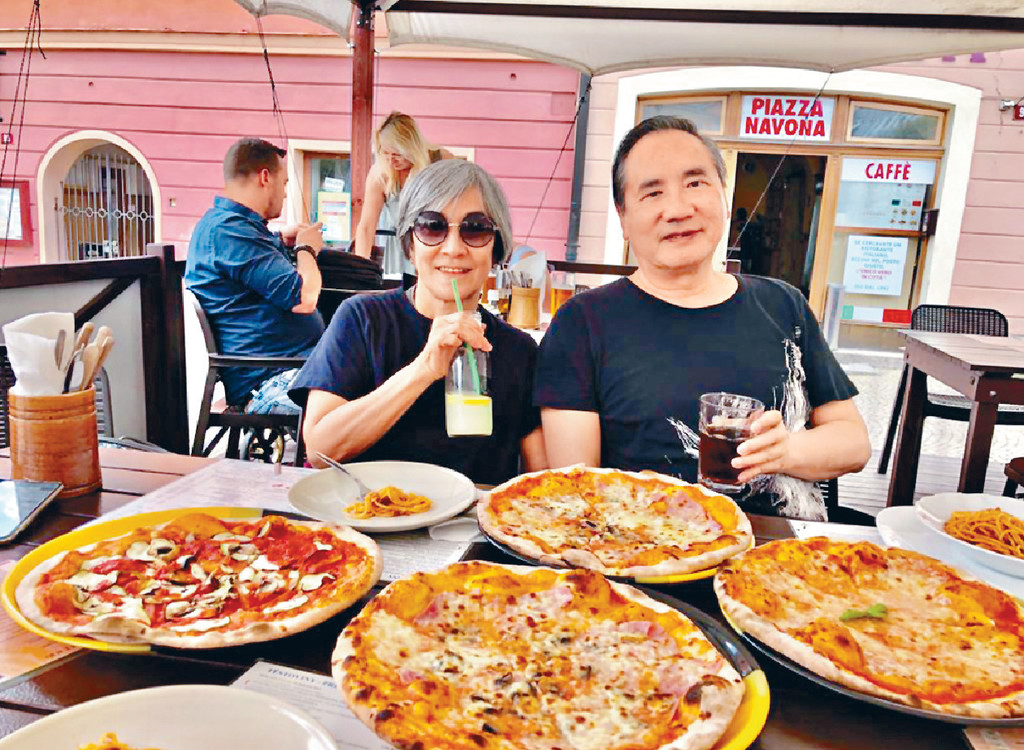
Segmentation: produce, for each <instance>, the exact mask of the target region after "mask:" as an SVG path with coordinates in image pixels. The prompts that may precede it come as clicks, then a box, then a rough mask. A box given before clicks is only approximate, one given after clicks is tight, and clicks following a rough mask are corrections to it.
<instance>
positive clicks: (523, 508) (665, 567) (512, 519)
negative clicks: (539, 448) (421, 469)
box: [477, 467, 754, 578]
mask: <svg viewBox="0 0 1024 750" xmlns="http://www.w3.org/2000/svg"><path fill="white" fill-rule="evenodd" d="M477 517H478V519H479V521H480V528H481V529H483V531H484V533H485V534H487V535H488V536H489V537H491V538H492V539H494V540H496V541H498V542H500V543H501V544H504V545H506V546H507V547H509V548H511V549H512V550H513V551H515V552H516V553H518V554H520V555H523V556H524V557H526V558H529V559H530V560H536V561H537V562H539V563H541V564H543V565H555V566H570V567H579V568H588V569H590V570H597V571H600V572H601V573H604V574H606V575H616V576H625V577H634V578H636V577H658V576H671V575H679V574H686V573H693V572H695V571H700V570H706V569H708V568H712V567H714V566H715V565H717V564H719V563H720V562H722V561H723V560H726V559H728V558H729V557H732V556H733V555H735V554H738V553H739V552H742V551H743V550H745V549H747V548H748V547H750V545H751V544H752V543H753V540H754V535H753V532H752V530H751V527H750V520H749V519H748V518H747V517H746V515H745V514H744V513H743V511H742V510H740V508H739V506H738V505H736V503H735V502H733V501H732V500H731V499H729V498H728V497H725V496H724V495H719V494H716V493H714V492H711V491H710V490H706V489H704V488H703V487H701V486H700V485H697V484H691V483H689V482H684V481H682V480H680V479H676V478H674V477H670V476H666V475H663V474H655V473H653V472H640V473H635V472H626V471H618V470H615V469H593V468H583V467H569V468H565V469H556V470H550V471H539V472H534V473H532V474H524V475H522V476H519V477H516V478H515V479H512V480H511V481H509V482H506V483H505V484H502V485H500V486H498V487H495V488H494V489H493V490H492V491H491V492H490V494H489V495H488V497H487V498H486V499H484V500H482V501H481V502H480V503H479V505H478V506H477Z"/></svg>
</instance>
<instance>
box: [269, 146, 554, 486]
mask: <svg viewBox="0 0 1024 750" xmlns="http://www.w3.org/2000/svg"><path fill="white" fill-rule="evenodd" d="M397 226H398V236H399V238H400V240H401V245H402V248H403V250H404V252H405V254H406V257H408V258H410V260H411V261H412V263H413V264H414V265H415V267H416V271H417V274H418V280H417V282H416V285H415V286H414V287H412V288H411V289H409V290H407V291H403V290H401V289H396V290H392V291H389V292H386V293H384V294H373V295H370V294H365V295H358V296H355V297H352V298H350V299H348V300H346V301H345V302H344V303H343V304H342V305H341V307H339V308H338V311H337V312H336V313H335V315H334V318H333V319H332V320H331V324H330V327H329V328H328V329H327V332H326V333H325V334H324V336H323V338H321V340H320V343H319V344H318V345H317V347H316V349H315V350H314V351H313V354H312V355H311V356H310V358H309V360H308V361H307V362H306V365H305V367H303V368H302V371H301V372H300V373H299V375H298V377H296V379H295V381H294V382H293V383H292V390H291V392H290V394H289V395H290V396H291V397H292V398H293V399H295V400H296V403H300V404H305V407H306V411H305V420H304V424H303V436H304V437H305V440H306V447H307V451H308V454H309V455H310V456H315V455H316V453H317V452H320V453H324V454H325V455H328V456H331V457H332V458H334V459H336V460H339V461H349V460H356V459H358V460H360V461H372V460H406V461H420V462H425V463H432V464H438V465H441V466H447V467H449V468H452V469H455V470H456V471H460V472H462V473H463V474H465V475H467V476H468V477H469V478H470V479H472V480H473V481H474V482H477V483H481V484H498V483H500V482H503V481H505V480H506V479H509V478H510V477H512V476H515V475H516V474H518V473H519V472H520V470H524V471H533V470H536V469H541V468H544V467H545V466H546V464H547V459H546V457H545V453H544V442H543V438H542V437H541V431H540V415H539V412H538V410H537V409H536V408H535V407H534V406H533V394H532V390H533V368H534V361H535V360H536V356H537V346H536V344H535V343H534V341H533V339H531V338H530V337H529V336H528V335H527V334H525V333H523V332H522V331H519V330H518V329H516V328H513V327H512V326H509V325H508V324H506V323H504V322H503V321H501V320H499V319H498V318H496V317H494V316H493V315H491V314H490V313H489V312H488V311H487V310H485V309H483V308H480V307H478V303H479V300H480V291H481V289H482V288H483V285H484V281H485V280H486V279H487V275H488V273H489V271H490V268H491V266H493V265H494V264H496V263H499V262H501V261H502V260H503V259H504V258H505V257H506V254H507V253H508V252H509V251H510V250H511V237H512V235H511V231H510V223H509V215H508V207H507V205H506V203H505V197H504V195H503V193H502V191H501V188H500V187H499V186H498V184H497V182H495V180H494V178H493V177H491V176H490V175H489V174H488V173H487V172H485V171H484V170H483V169H481V168H480V167H478V166H477V165H475V164H472V163H470V162H466V161H462V160H459V159H452V160H448V161H442V162H438V163H436V164H432V165H430V166H429V167H427V168H426V169H424V170H423V171H422V172H419V173H418V174H416V175H415V176H414V177H412V178H411V179H410V180H409V183H408V184H407V185H406V186H405V189H404V190H403V191H402V199H401V203H400V205H399V211H398V225H397ZM453 279H454V280H455V281H456V282H457V285H458V290H459V297H460V298H461V304H462V307H463V309H464V310H465V311H464V312H458V304H457V303H456V299H455V294H454V292H453V289H452V280H453ZM476 312H479V314H480V317H479V318H477V317H475V315H474V313H476ZM465 344H469V345H470V346H472V347H473V348H475V349H482V350H484V351H487V352H489V355H488V356H489V358H490V365H489V366H490V372H491V378H490V383H489V385H490V393H491V398H492V407H491V408H492V423H493V429H492V433H491V435H490V436H487V437H457V438H450V437H448V434H447V431H446V429H445V411H444V398H445V396H444V376H445V373H446V372H447V370H448V366H449V364H450V362H451V360H452V357H453V356H454V355H455V353H456V351H457V350H458V349H459V347H462V346H464V345H465ZM520 459H522V469H521V468H520Z"/></svg>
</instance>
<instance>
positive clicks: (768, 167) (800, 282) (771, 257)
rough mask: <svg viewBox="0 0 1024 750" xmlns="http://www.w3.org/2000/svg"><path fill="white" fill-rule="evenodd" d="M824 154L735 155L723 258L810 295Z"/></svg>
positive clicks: (746, 269)
mask: <svg viewBox="0 0 1024 750" xmlns="http://www.w3.org/2000/svg"><path fill="white" fill-rule="evenodd" d="M826 160H827V157H825V156H812V155H807V154H789V155H782V154H758V153H746V152H740V153H738V154H737V155H736V187H735V191H734V192H733V201H732V206H733V218H732V224H731V226H730V229H729V258H731V259H738V260H739V261H740V267H741V269H742V271H743V273H752V274H757V275H759V276H770V277H772V278H776V279H782V280H783V281H786V282H788V283H790V284H792V285H793V286H795V287H796V288H797V289H799V290H800V291H801V292H803V294H804V296H805V297H808V296H810V289H811V271H812V269H813V267H814V251H815V245H816V243H817V236H818V220H819V214H820V212H821V194H822V190H823V188H824V183H825V162H826ZM780 163H781V166H780Z"/></svg>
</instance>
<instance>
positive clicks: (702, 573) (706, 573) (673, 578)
mask: <svg viewBox="0 0 1024 750" xmlns="http://www.w3.org/2000/svg"><path fill="white" fill-rule="evenodd" d="M717 571H718V566H717V565H716V566H715V567H713V568H705V569H704V570H695V571H693V572H692V573H676V574H675V575H670V576H652V577H650V578H634V579H633V581H634V582H635V583H685V582H686V581H699V580H701V579H702V578H711V577H712V576H714V575H715V573H716V572H717Z"/></svg>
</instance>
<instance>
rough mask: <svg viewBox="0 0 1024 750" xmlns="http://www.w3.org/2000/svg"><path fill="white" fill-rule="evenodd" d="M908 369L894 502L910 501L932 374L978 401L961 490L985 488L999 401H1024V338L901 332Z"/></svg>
mask: <svg viewBox="0 0 1024 750" xmlns="http://www.w3.org/2000/svg"><path fill="white" fill-rule="evenodd" d="M900 335H901V336H903V337H904V338H905V339H906V350H905V352H904V355H903V359H904V362H905V364H906V366H907V368H908V371H907V387H906V391H905V392H904V395H903V416H902V418H901V420H900V431H899V438H898V440H897V442H896V453H895V455H894V458H893V466H892V475H891V477H890V480H889V499H888V504H889V505H910V504H912V503H913V501H914V487H915V485H916V484H917V464H918V459H919V458H920V455H921V435H922V432H923V426H924V407H925V400H926V399H927V398H928V385H927V377H928V376H929V375H930V376H931V377H933V378H935V379H936V380H940V381H942V382H943V383H945V384H946V385H948V386H949V387H950V388H953V389H955V390H957V391H958V392H960V393H962V394H963V395H964V396H966V397H967V398H969V399H971V401H972V402H973V403H972V405H971V417H970V422H969V423H968V427H967V443H966V445H965V446H964V457H963V462H962V463H961V465H960V483H959V485H958V489H959V491H960V492H984V491H985V472H986V469H987V468H988V456H989V450H990V449H991V447H992V431H993V429H994V428H995V425H996V412H997V410H998V408H999V404H1024V380H1021V379H1020V378H1016V377H1014V376H1015V375H1018V374H1021V373H1024V341H1021V340H1020V339H1012V338H1007V337H1005V336H980V335H976V334H968V333H931V332H928V331H900Z"/></svg>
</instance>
